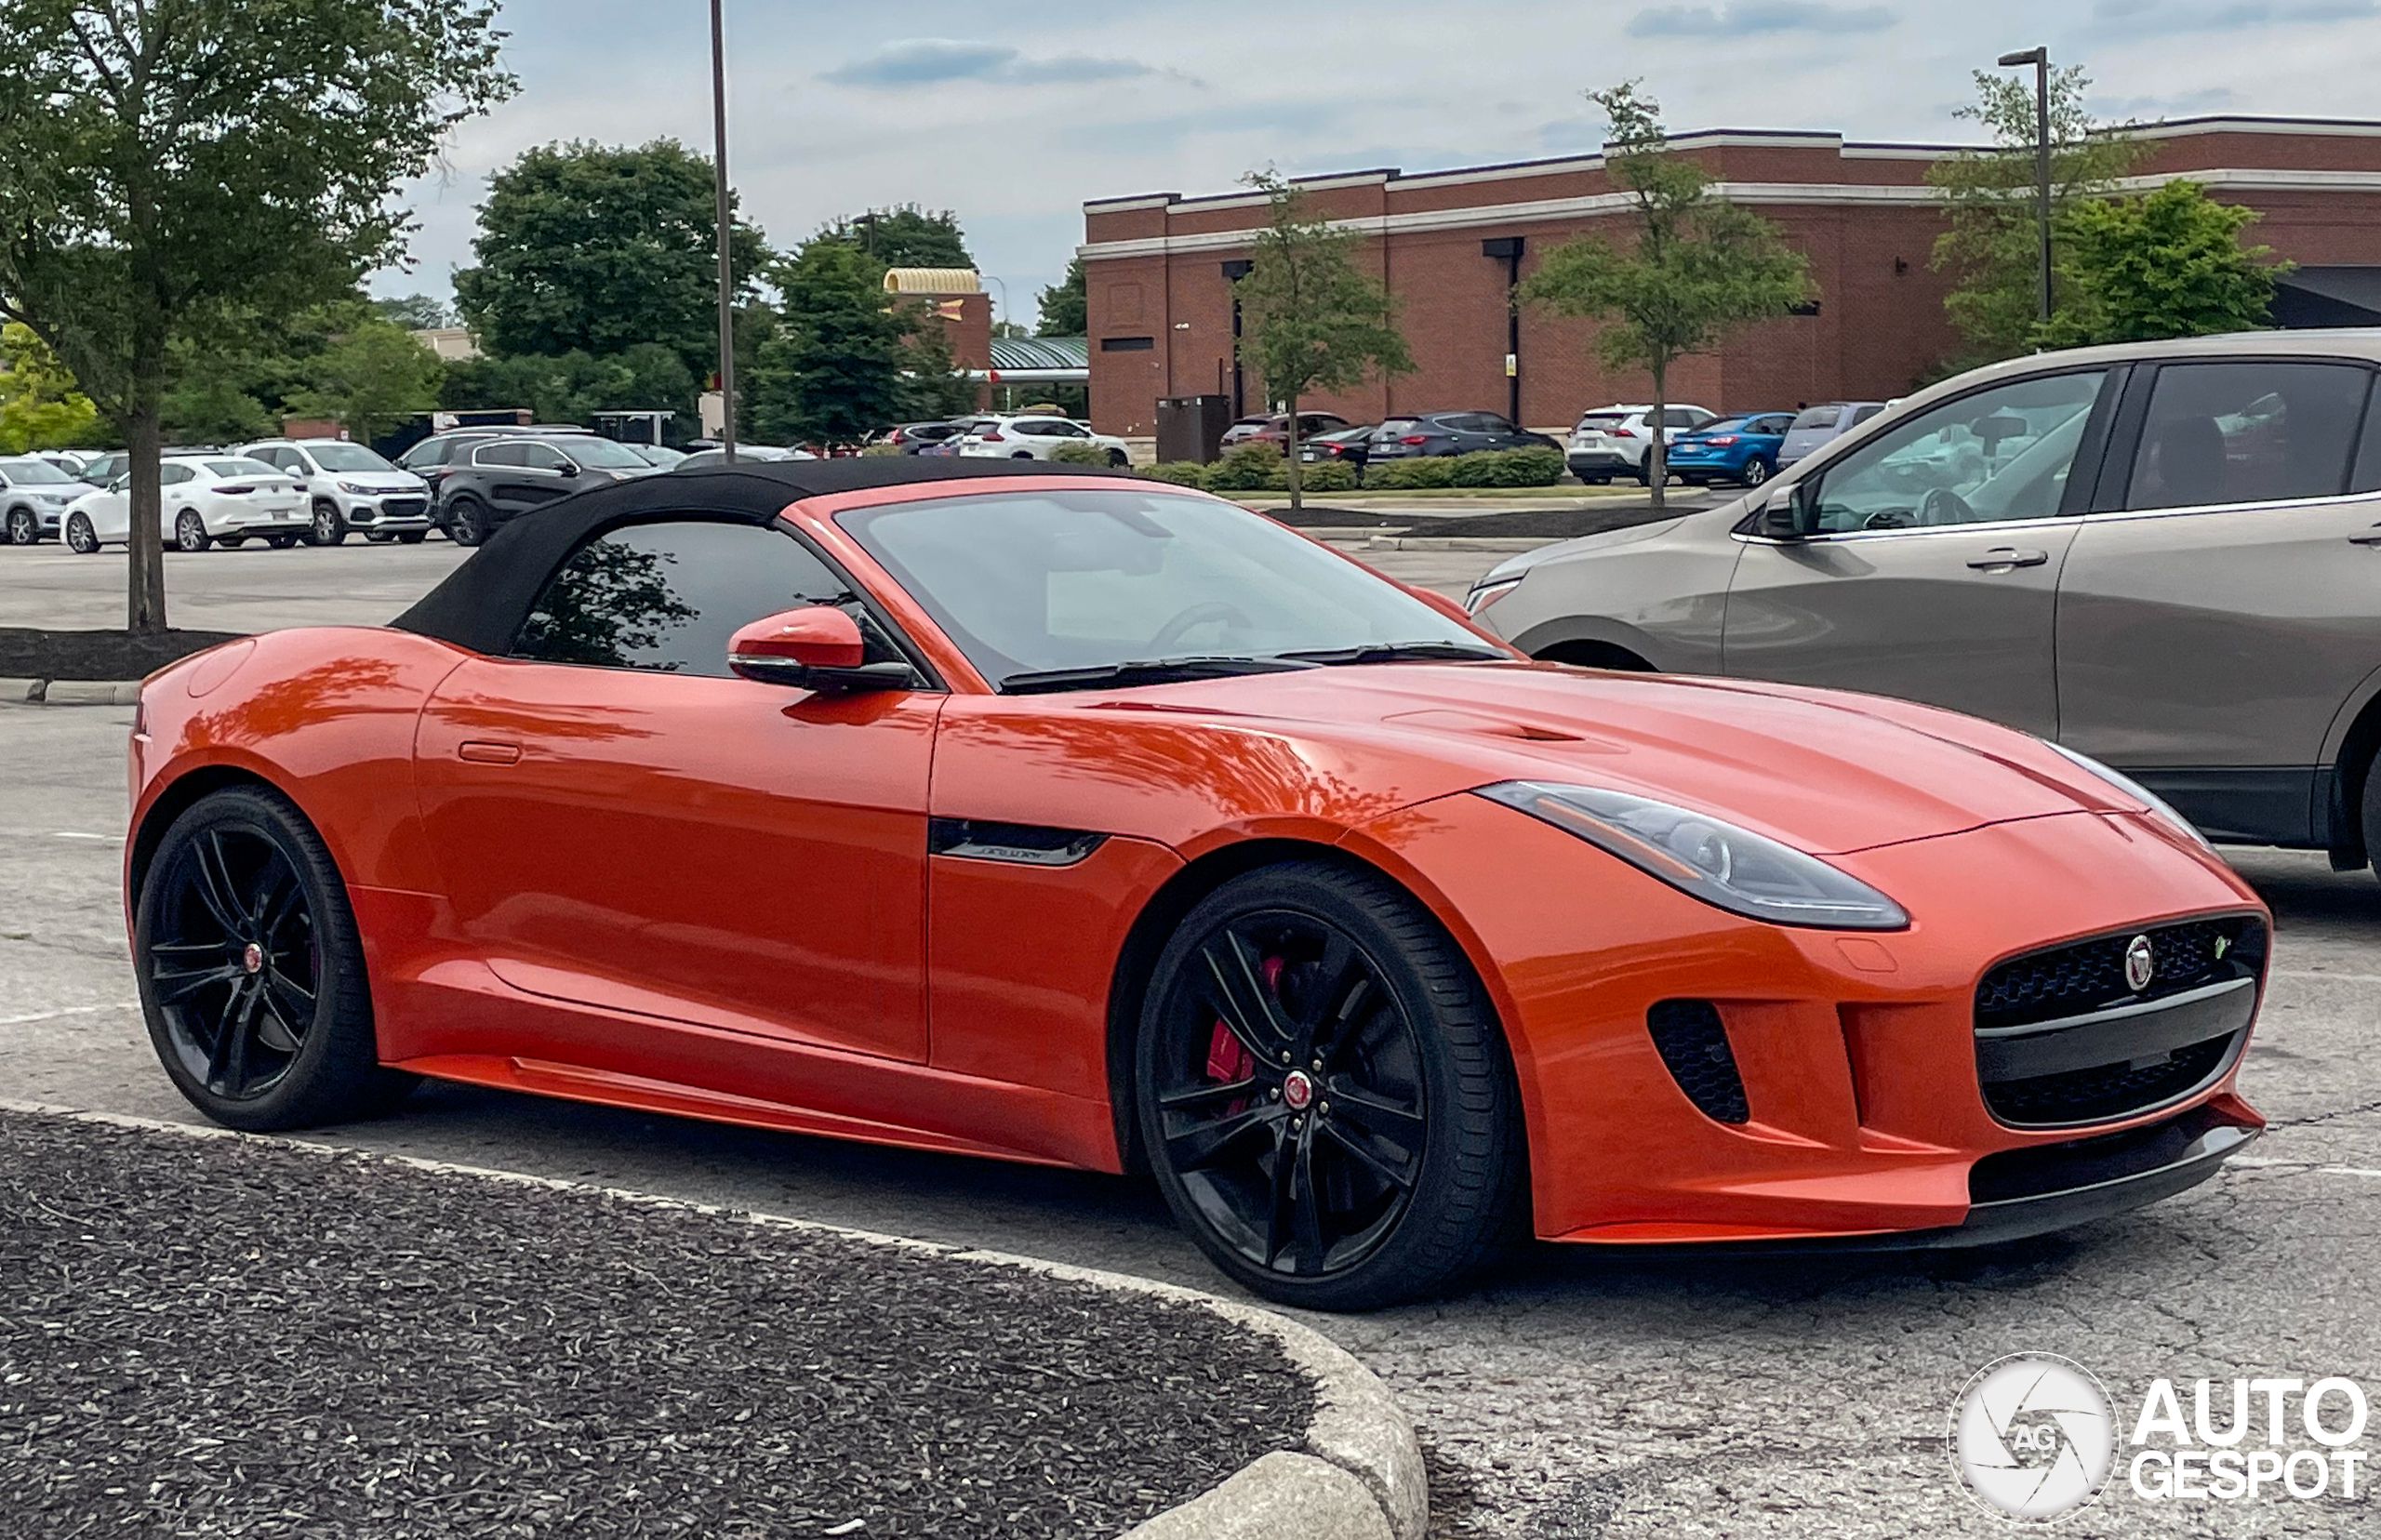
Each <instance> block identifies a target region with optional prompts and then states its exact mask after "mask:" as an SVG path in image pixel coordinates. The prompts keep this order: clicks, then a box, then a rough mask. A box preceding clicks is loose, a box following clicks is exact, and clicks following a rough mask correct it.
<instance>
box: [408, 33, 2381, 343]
mask: <svg viewBox="0 0 2381 1540" xmlns="http://www.w3.org/2000/svg"><path fill="white" fill-rule="evenodd" d="M726 7H727V9H726V19H727V20H726V33H727V60H728V77H729V78H728V166H729V168H730V171H731V173H732V175H733V179H734V181H735V184H736V187H737V189H738V195H739V197H740V199H741V209H742V212H743V214H744V216H745V217H746V218H747V219H752V220H754V221H755V222H757V223H758V224H759V225H760V226H761V227H762V228H763V230H764V231H765V232H766V233H767V235H768V237H769V239H770V241H771V242H772V244H774V245H777V246H791V245H794V244H796V243H798V242H800V241H801V240H802V239H803V238H804V237H805V236H806V235H808V234H810V233H811V232H814V231H816V230H817V229H818V227H819V226H821V225H823V224H825V223H828V222H829V221H831V220H832V219H835V218H837V217H838V216H843V215H849V214H854V213H858V212H859V211H861V210H862V209H865V208H868V207H871V206H875V207H882V206H891V205H896V204H903V203H916V204H921V205H924V206H926V207H928V208H935V209H940V208H949V209H951V210H953V211H955V212H956V213H957V214H958V216H959V219H960V222H961V224H962V226H963V227H964V230H965V232H966V234H967V240H968V244H969V246H970V248H971V249H972V250H973V252H974V254H975V256H976V259H977V262H978V267H979V268H980V270H981V271H982V272H985V273H986V274H987V275H988V278H989V279H991V280H993V282H988V284H987V285H986V286H987V287H989V288H991V289H992V290H993V291H994V294H995V299H996V303H999V304H1001V305H1003V306H1004V310H1003V313H1004V314H1006V315H1008V316H1009V317H1010V318H1012V319H1015V320H1017V321H1019V322H1022V323H1027V324H1030V323H1031V320H1032V318H1033V310H1034V298H1035V296H1036V295H1037V294H1038V292H1039V291H1040V290H1041V288H1042V287H1043V285H1047V284H1051V283H1054V282H1056V281H1057V278H1058V277H1059V275H1060V274H1061V273H1062V272H1064V271H1065V268H1066V265H1067V262H1068V259H1070V257H1071V255H1072V254H1073V249H1074V247H1075V246H1076V245H1077V244H1078V243H1079V242H1080V241H1081V240H1082V239H1083V213H1082V206H1083V203H1084V200H1085V199H1087V198H1105V197H1121V196H1126V195H1130V194H1134V193H1141V192H1178V193H1182V194H1185V195H1196V194H1199V193H1205V192H1228V191H1230V189H1231V188H1232V187H1233V186H1234V185H1235V183H1236V182H1237V181H1238V180H1239V179H1240V178H1241V177H1242V176H1244V174H1246V173H1247V172H1248V171H1249V170H1251V169H1252V168H1255V167H1259V166H1273V167H1275V168H1277V169H1279V170H1281V171H1282V172H1284V173H1285V174H1288V175H1294V176H1297V175H1311V174H1317V173H1324V172H1331V171H1344V170H1356V169H1364V168H1372V167H1384V166H1395V167H1399V168H1402V169H1403V170H1404V171H1406V172H1408V173H1416V172H1420V171H1426V170H1437V169H1444V168H1447V167H1451V166H1469V165H1478V164H1482V163H1486V162H1496V161H1510V160H1525V159H1531V158H1535V157H1539V156H1549V155H1563V154H1575V153H1593V152H1594V151H1595V150H1596V149H1597V148H1598V145H1599V143H1600V140H1601V139H1602V135H1603V121H1602V119H1601V117H1600V116H1599V115H1598V114H1597V113H1596V112H1595V110H1594V109H1593V108H1592V107H1591V106H1590V105H1589V104H1588V103H1587V102H1586V101H1585V100H1582V98H1581V95H1580V93H1581V92H1582V91H1584V90H1588V89H1590V88H1593V87H1597V86H1605V85H1610V84H1612V83H1614V82H1616V81H1620V80H1624V79H1629V78H1632V77H1634V78H1641V79H1642V80H1643V83H1644V89H1645V90H1646V91H1648V92H1650V93H1651V94H1652V95H1653V96H1655V97H1656V98H1657V99H1658V100H1659V101H1660V102H1661V105H1662V108H1663V114H1664V117H1665V119H1666V120H1667V122H1668V124H1669V127H1670V128H1671V129H1672V130H1673V131H1684V130H1690V129H1697V128H1803V129H1826V130H1833V131H1838V132H1841V133H1842V134H1843V135H1844V136H1845V137H1846V138H1850V139H1918V140H1923V141H1929V142H1933V141H1956V140H1959V139H1962V138H1965V137H1966V135H1965V132H1964V130H1965V127H1966V126H1965V125H1963V124H1962V123H1960V122H1959V121H1957V120H1955V119H1954V118H1953V117H1952V113H1953V111H1954V109H1956V108H1957V107H1959V106H1960V105H1961V104H1962V103H1963V102H1965V101H1968V100H1972V99H1973V96H1974V90H1973V87H1972V86H1971V84H1970V80H1969V75H1970V73H1971V72H1972V71H1974V70H1975V69H1977V68H1978V67H1983V68H1988V69H1989V68H1990V67H1991V64H1992V60H1994V59H1995V58H1996V57H1997V56H1999V55H2000V54H2002V53H2004V52H2009V51H2013V50H2015V49H2019V48H2027V47H2031V46H2034V45H2036V44H2038V43H2040V44H2047V45H2048V46H2049V47H2050V50H2051V57H2052V60H2053V61H2054V62H2055V63H2070V62H2072V63H2081V64H2082V65H2084V66H2085V68H2086V69H2087V70H2088V71H2089V72H2090V73H2091V75H2092V77H2093V80H2094V82H2095V86H2094V96H2093V105H2094V107H2095V111H2096V112H2097V113H2100V114H2101V115H2103V116H2105V117H2110V118H2129V119H2156V118H2161V117H2185V116H2191V115H2195V114H2199V113H2257V114H2268V115H2308V116H2334V117H2361V116H2381V102H2376V101H2375V100H2374V98H2373V95H2372V90H2371V85H2370V83H2371V82H2372V81H2373V80H2374V79H2375V78H2376V77H2381V0H2000V3H1999V4H1995V5H1990V6H1968V5H1954V4H1950V3H1949V0H1933V3H1929V4H1911V3H1907V0H1904V3H1897V4H1861V3H1858V0H1711V3H1708V4H1696V3H1686V4H1673V3H1665V0H1620V3H1609V0H1564V3H1562V4H1554V3H1547V0H1497V3H1496V4H1495V5H1486V4H1481V3H1478V0H1365V3H1364V4H1362V5H1357V6H1347V7H1314V6H1300V7H1250V6H1246V5H1234V6H1224V5H1217V4H1211V3H1208V0H1173V3H1171V4H1163V5H1161V4H1148V3H1144V0H1107V3H1104V4H1091V5H1084V4H1075V3H1071V0H1044V3H1043V4H1040V5H1036V6H1026V7H1018V6H989V7H959V6H948V5H944V6H894V5H881V4H880V5H872V6H861V5H853V4H848V3H845V4H831V3H824V0H726ZM1028 18H1031V23H1029V22H1028V20H1027V19H1028ZM501 25H502V26H503V27H504V28H505V29H506V30H507V31H508V32H509V33H511V34H512V35H511V38H510V40H509V42H508V43H507V45H506V59H507V63H508V65H509V67H510V68H511V69H512V72H513V73H515V74H517V75H518V76H519V77H520V81H521V90H520V94H519V95H518V96H516V97H515V98H514V99H513V100H512V101H510V102H508V103H506V104H505V105H504V106H502V107H499V108H498V109H497V110H496V111H495V112H494V113H489V114H488V115H487V116H486V117H484V118H480V119H477V120H474V121H472V122H471V123H469V124H466V125H464V126H462V127H460V128H459V129H458V130H457V132H456V133H455V135H454V137H453V139H451V140H450V142H449V144H448V146H447V148H446V157H445V163H444V164H443V165H442V166H440V167H439V169H438V171H437V172H436V174H435V175H433V176H432V177H429V178H426V179H422V180H420V181H419V182H416V183H413V184H410V185H409V186H408V187H407V188H406V190H405V192H404V199H405V201H406V204H407V205H408V206H410V207H411V208H412V210H413V211H414V214H415V216H416V217H417V219H419V225H420V228H419V230H418V231H417V232H416V233H415V235H414V237H413V241H412V254H413V259H414V261H413V267H412V270H411V271H410V272H404V271H389V272H379V273H376V274H374V275H373V277H372V279H371V283H370V287H371V288H372V290H373V292H374V293H376V294H383V295H401V294H409V293H415V292H422V293H430V294H434V295H438V296H440V297H442V298H444V297H446V296H447V295H449V294H450V293H451V283H450V278H449V275H450V274H451V272H453V270H454V269H455V268H456V267H458V266H467V265H469V264H470V262H471V260H472V255H471V241H472V233H473V215H472V209H473V206H475V205H477V204H478V203H480V202H481V201H482V200H483V199H484V198H485V197H486V178H487V175H488V173H489V172H491V171H493V170H495V169H497V168H499V167H500V166H504V165H505V164H507V163H508V162H509V161H511V159H512V157H513V156H515V155H517V154H518V153H520V152H521V151H523V150H524V149H526V148H528V147H530V146H532V145H537V144H545V143H551V142H553V141H556V140H565V139H592V140H596V141H599V142H603V143H608V144H635V143H643V142H645V141H646V140H648V139H680V140H683V141H685V142H686V143H687V144H689V145H692V146H695V147H697V148H698V149H699V150H701V151H703V152H704V153H708V151H709V147H710V143H711V108H710V31H709V25H710V24H709V10H708V7H706V5H705V4H704V3H703V0H510V3H508V4H506V5H505V7H504V8H503V11H502V20H501Z"/></svg>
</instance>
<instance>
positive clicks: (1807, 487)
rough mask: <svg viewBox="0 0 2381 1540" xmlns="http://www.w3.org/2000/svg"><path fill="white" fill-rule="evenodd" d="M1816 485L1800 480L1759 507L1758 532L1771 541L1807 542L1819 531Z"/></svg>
mask: <svg viewBox="0 0 2381 1540" xmlns="http://www.w3.org/2000/svg"><path fill="white" fill-rule="evenodd" d="M1818 485H1819V484H1818V483H1817V482H1816V481H1799V482H1796V483H1795V484H1794V485H1791V486H1788V487H1782V488H1780V489H1779V490H1777V491H1776V492H1774V493H1772V494H1771V495H1770V498H1769V501H1768V502H1766V503H1764V504H1763V505H1762V510H1761V532H1762V534H1763V535H1766V536H1768V537H1769V538H1771V539H1773V540H1807V539H1809V538H1811V536H1812V534H1813V533H1815V532H1816V530H1817V528H1818Z"/></svg>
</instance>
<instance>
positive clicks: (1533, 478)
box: [1451, 445, 1563, 486]
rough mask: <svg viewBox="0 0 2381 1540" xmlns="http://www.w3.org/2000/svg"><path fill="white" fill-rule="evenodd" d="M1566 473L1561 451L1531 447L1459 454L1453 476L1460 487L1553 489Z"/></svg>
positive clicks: (1455, 483) (1454, 483)
mask: <svg viewBox="0 0 2381 1540" xmlns="http://www.w3.org/2000/svg"><path fill="white" fill-rule="evenodd" d="M1451 474H1452V476H1453V477H1454V482H1453V485H1457V486H1552V485H1554V484H1555V483H1557V482H1559V481H1561V480H1562V479H1563V453H1562V451H1561V450H1559V449H1547V448H1542V447H1539V446H1536V445H1532V446H1530V447H1528V448H1524V449H1483V450H1479V451H1477V452H1475V453H1472V454H1469V455H1458V456H1457V457H1456V458H1455V466H1454V470H1453V471H1452V472H1451Z"/></svg>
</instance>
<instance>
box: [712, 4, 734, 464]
mask: <svg viewBox="0 0 2381 1540" xmlns="http://www.w3.org/2000/svg"><path fill="white" fill-rule="evenodd" d="M720 5H721V0H711V134H712V157H711V168H712V192H713V194H714V195H715V197H716V199H717V202H718V223H719V418H720V425H719V449H720V458H721V459H722V460H724V461H725V463H727V464H729V465H733V464H735V463H736V309H735V299H736V263H735V260H734V259H733V258H732V257H730V255H729V253H728V245H727V234H728V219H727V48H726V43H725V29H724V28H723V27H722V25H721V21H720V14H719V9H720Z"/></svg>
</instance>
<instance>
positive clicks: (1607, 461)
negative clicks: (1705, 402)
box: [1563, 404, 1720, 486]
mask: <svg viewBox="0 0 2381 1540" xmlns="http://www.w3.org/2000/svg"><path fill="white" fill-rule="evenodd" d="M1653 411H1654V409H1653V408H1652V407H1651V406H1646V405H1635V406H1631V405H1626V404H1621V405H1611V406H1599V407H1597V408H1596V409H1595V410H1594V411H1592V412H1586V413H1582V414H1581V415H1580V418H1579V421H1578V425H1577V426H1576V427H1574V428H1573V429H1572V430H1571V446H1570V450H1569V452H1568V453H1567V454H1565V455H1564V457H1563V458H1564V460H1565V461H1566V462H1567V463H1568V464H1569V465H1570V467H1571V474H1573V475H1575V476H1576V477H1578V478H1579V479H1580V480H1581V481H1583V482H1588V483H1590V484H1591V485H1599V486H1601V485H1603V484H1604V483H1606V482H1609V481H1611V480H1612V478H1613V477H1615V476H1634V477H1636V478H1637V479H1638V480H1639V481H1641V482H1642V481H1643V480H1644V479H1645V451H1646V450H1647V449H1648V448H1650V447H1652V445H1653V442H1654V431H1653V429H1652V427H1651V426H1650V424H1649V422H1648V420H1647V419H1648V418H1651V417H1652V416H1653ZM1719 415H1720V414H1719V413H1717V412H1714V411H1710V410H1709V409H1707V408H1705V407H1701V406H1688V405H1678V404H1673V405H1669V406H1667V407H1665V408H1663V411H1662V442H1663V443H1664V444H1665V445H1670V444H1676V443H1677V442H1678V436H1679V435H1680V434H1681V433H1691V432H1693V431H1695V430H1696V429H1697V428H1700V427H1702V426H1703V425H1704V424H1705V423H1707V422H1709V421H1710V420H1711V419H1712V418H1716V417H1718V416H1719Z"/></svg>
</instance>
